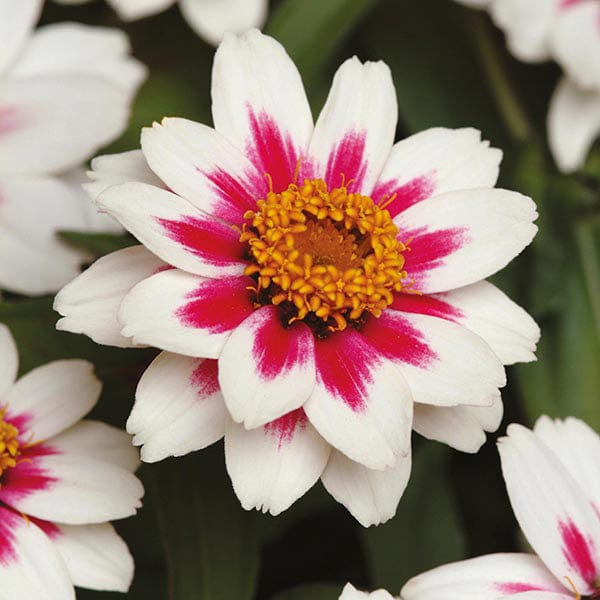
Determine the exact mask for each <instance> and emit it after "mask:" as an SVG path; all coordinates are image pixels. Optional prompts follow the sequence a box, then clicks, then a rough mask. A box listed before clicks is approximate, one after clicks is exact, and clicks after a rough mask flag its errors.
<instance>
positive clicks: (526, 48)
mask: <svg viewBox="0 0 600 600" xmlns="http://www.w3.org/2000/svg"><path fill="white" fill-rule="evenodd" d="M557 3H558V0H527V2H523V0H494V1H493V2H492V4H491V13H492V17H493V18H494V21H495V22H496V25H498V27H500V28H501V29H503V30H504V32H505V33H506V41H507V44H508V47H509V48H510V51H511V52H512V53H513V54H514V55H515V56H516V57H517V58H518V59H520V60H522V61H525V62H540V61H543V60H546V59H548V58H550V32H551V28H552V22H553V19H554V11H555V9H556V5H557Z"/></svg>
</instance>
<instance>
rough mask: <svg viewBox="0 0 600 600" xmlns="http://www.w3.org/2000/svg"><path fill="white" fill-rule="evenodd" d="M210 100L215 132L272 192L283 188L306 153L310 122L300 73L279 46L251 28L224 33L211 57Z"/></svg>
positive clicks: (311, 122)
mask: <svg viewBox="0 0 600 600" xmlns="http://www.w3.org/2000/svg"><path fill="white" fill-rule="evenodd" d="M212 100H213V107H212V111H213V120H214V123H215V129H216V130H217V131H218V132H219V133H221V134H223V135H224V136H225V137H226V138H228V139H229V140H230V141H231V142H233V144H234V145H235V146H237V148H238V149H239V150H241V151H242V152H244V153H245V154H246V156H248V158H250V160H251V162H252V163H253V164H254V166H255V167H256V168H257V170H258V172H259V173H260V174H261V175H262V174H263V173H268V174H269V175H270V177H271V180H272V182H273V189H274V191H276V192H279V191H282V190H283V189H285V188H287V186H288V185H289V184H290V183H292V182H293V179H294V172H295V171H296V167H297V164H298V160H299V159H300V158H301V157H304V156H305V155H306V149H307V148H308V142H309V140H310V136H311V134H312V130H313V121H312V115H311V112H310V107H309V105H308V100H307V99H306V94H305V92H304V86H303V85H302V80H301V79H300V74H299V73H298V69H296V67H295V65H294V63H293V62H292V61H291V59H290V57H289V56H288V55H287V54H286V52H285V49H284V48H283V46H281V44H279V43H278V42H277V41H275V40H274V39H273V38H271V37H268V36H266V35H263V34H261V33H260V32H259V31H257V30H255V29H253V30H250V31H248V32H247V33H245V34H243V35H240V36H236V35H233V34H225V36H224V38H223V42H222V43H221V45H220V46H219V49H218V50H217V52H216V54H215V61H214V66H213V76H212ZM265 189H268V187H267V186H266V182H265Z"/></svg>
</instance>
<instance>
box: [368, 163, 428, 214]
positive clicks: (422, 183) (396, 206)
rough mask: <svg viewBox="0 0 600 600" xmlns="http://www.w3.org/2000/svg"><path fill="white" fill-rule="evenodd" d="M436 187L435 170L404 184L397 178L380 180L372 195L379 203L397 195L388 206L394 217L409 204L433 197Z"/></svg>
mask: <svg viewBox="0 0 600 600" xmlns="http://www.w3.org/2000/svg"><path fill="white" fill-rule="evenodd" d="M436 187H437V186H436V181H435V171H431V172H429V173H427V174H426V175H421V176H420V177H415V178H414V179H411V180H410V181H407V182H406V183H403V184H402V185H398V180H397V179H390V180H388V181H380V182H379V183H378V184H377V185H376V186H375V189H374V190H373V194H372V196H371V197H372V198H373V200H375V202H377V203H379V202H381V201H382V200H384V199H385V198H391V197H392V196H394V195H395V196H396V197H395V198H394V201H393V202H391V203H390V204H389V205H388V206H387V210H388V211H389V213H390V215H391V216H392V218H393V217H395V216H396V215H398V214H399V213H401V212H403V211H405V210H406V209H407V208H408V207H409V206H412V205H413V204H417V203H418V202H421V201H423V200H427V198H431V196H433V194H434V192H435V189H436Z"/></svg>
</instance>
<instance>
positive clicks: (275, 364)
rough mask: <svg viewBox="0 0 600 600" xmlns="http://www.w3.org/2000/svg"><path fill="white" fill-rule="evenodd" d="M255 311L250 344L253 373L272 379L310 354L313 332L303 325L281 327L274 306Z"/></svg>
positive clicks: (305, 359) (302, 361)
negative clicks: (257, 317) (257, 312)
mask: <svg viewBox="0 0 600 600" xmlns="http://www.w3.org/2000/svg"><path fill="white" fill-rule="evenodd" d="M259 314H260V323H257V327H256V330H255V336H254V345H253V347H252V357H253V358H254V361H255V364H256V371H257V375H259V376H260V377H261V378H262V379H265V380H273V379H276V378H277V377H279V376H281V375H282V374H283V373H285V372H287V371H290V370H291V369H293V368H294V366H295V365H304V364H305V363H306V362H307V361H308V360H309V358H311V357H312V355H313V354H314V344H313V335H312V333H311V331H310V329H309V328H308V327H307V326H306V325H304V324H303V323H295V324H294V325H292V326H291V327H288V328H285V327H283V325H282V324H281V321H280V319H279V315H278V310H277V308H276V307H275V306H265V307H264V308H262V309H261V310H260V313H259Z"/></svg>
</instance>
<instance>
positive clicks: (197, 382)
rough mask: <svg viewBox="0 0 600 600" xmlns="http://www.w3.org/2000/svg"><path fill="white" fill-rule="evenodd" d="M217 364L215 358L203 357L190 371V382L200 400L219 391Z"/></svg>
mask: <svg viewBox="0 0 600 600" xmlns="http://www.w3.org/2000/svg"><path fill="white" fill-rule="evenodd" d="M218 364H219V361H217V360H211V359H205V360H203V361H202V362H201V363H200V364H199V365H198V367H196V370H195V371H194V372H193V373H192V375H191V378H190V383H191V384H192V386H193V387H194V388H195V390H196V394H197V396H198V398H199V399H200V400H204V399H205V398H209V397H210V396H212V395H213V394H215V393H216V392H218V391H219V377H218V374H219V370H218Z"/></svg>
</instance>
